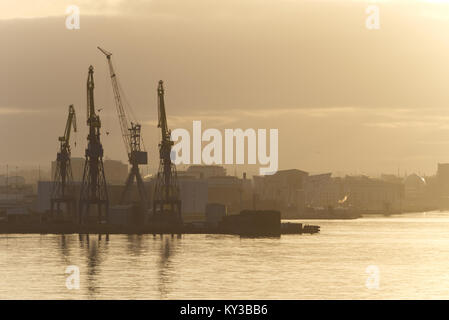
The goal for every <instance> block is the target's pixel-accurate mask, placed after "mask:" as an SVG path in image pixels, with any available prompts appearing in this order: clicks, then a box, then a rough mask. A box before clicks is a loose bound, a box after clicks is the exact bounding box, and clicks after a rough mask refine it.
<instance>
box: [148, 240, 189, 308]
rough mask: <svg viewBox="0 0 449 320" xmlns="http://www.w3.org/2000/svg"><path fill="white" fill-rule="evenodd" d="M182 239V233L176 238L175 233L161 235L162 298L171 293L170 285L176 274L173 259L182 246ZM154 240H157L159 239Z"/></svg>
mask: <svg viewBox="0 0 449 320" xmlns="http://www.w3.org/2000/svg"><path fill="white" fill-rule="evenodd" d="M181 239H182V237H181V235H178V236H177V237H176V238H175V237H174V236H173V235H171V236H168V235H165V236H162V235H161V236H160V241H161V243H160V250H159V253H160V260H159V264H158V275H159V294H160V297H159V298H160V299H167V297H168V295H169V293H170V290H169V287H168V285H169V284H170V283H173V279H172V278H173V276H174V269H173V267H172V265H171V260H172V259H173V256H174V255H175V253H176V251H177V250H178V248H179V246H180V241H181ZM154 240H155V241H157V239H154Z"/></svg>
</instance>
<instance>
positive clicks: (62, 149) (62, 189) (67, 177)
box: [50, 105, 76, 217]
mask: <svg viewBox="0 0 449 320" xmlns="http://www.w3.org/2000/svg"><path fill="white" fill-rule="evenodd" d="M72 127H73V131H74V132H76V115H75V108H74V107H73V105H70V106H69V115H68V117H67V123H66V125H65V130H64V135H63V136H62V137H59V144H60V146H59V152H58V153H57V155H56V169H55V173H54V178H53V184H52V190H51V199H50V214H51V216H52V217H53V210H54V205H55V204H56V211H57V212H58V214H59V210H60V205H61V203H64V204H65V205H66V211H67V213H68V215H69V216H70V217H73V214H74V213H75V212H76V199H75V195H74V190H73V175H72V166H71V164H70V154H71V153H70V132H71V129H72Z"/></svg>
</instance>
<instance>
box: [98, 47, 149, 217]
mask: <svg viewBox="0 0 449 320" xmlns="http://www.w3.org/2000/svg"><path fill="white" fill-rule="evenodd" d="M97 48H98V50H100V51H101V52H102V53H103V54H104V55H105V56H106V59H107V60H108V66H109V74H110V76H111V83H112V90H113V92H114V101H115V106H116V109H117V115H118V119H119V123H120V129H121V132H122V137H123V142H124V144H125V149H126V153H127V155H128V161H129V163H130V164H131V171H130V172H129V175H128V178H127V179H126V184H125V189H124V190H123V193H122V196H121V199H120V203H121V204H124V203H125V202H126V201H127V200H128V195H129V193H130V191H131V187H132V185H133V183H134V178H135V179H136V182H137V189H138V191H139V196H140V200H141V207H142V210H143V212H144V213H146V211H147V202H148V200H147V193H146V190H145V186H144V184H143V180H142V176H141V175H140V170H139V165H140V164H147V163H148V156H147V152H145V151H143V150H142V149H143V148H142V145H143V143H142V139H141V135H140V130H141V125H140V124H138V123H133V122H128V119H127V116H126V112H125V108H124V106H123V102H122V97H121V96H122V95H121V94H120V93H121V91H122V89H121V88H120V86H119V83H118V80H117V74H116V73H115V71H114V66H113V65H112V59H111V56H112V53H110V52H108V51H106V50H104V49H102V48H100V47H97Z"/></svg>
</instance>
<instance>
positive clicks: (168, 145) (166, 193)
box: [153, 80, 182, 224]
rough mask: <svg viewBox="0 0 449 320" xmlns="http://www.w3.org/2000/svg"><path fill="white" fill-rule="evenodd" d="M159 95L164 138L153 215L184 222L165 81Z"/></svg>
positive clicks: (160, 86)
mask: <svg viewBox="0 0 449 320" xmlns="http://www.w3.org/2000/svg"><path fill="white" fill-rule="evenodd" d="M157 95H158V118H159V121H158V128H161V133H162V139H161V143H159V158H160V162H159V170H158V173H157V177H156V186H155V189H154V196H153V217H154V218H155V219H157V220H159V221H164V222H168V223H171V224H179V223H182V216H181V199H180V191H179V186H178V178H177V173H176V166H175V164H174V163H173V162H172V160H171V149H172V146H173V144H174V143H173V141H172V140H171V131H170V130H169V129H168V125H167V115H166V112H165V100H164V83H163V81H162V80H160V81H159V85H158V88H157Z"/></svg>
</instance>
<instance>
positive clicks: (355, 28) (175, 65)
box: [0, 0, 449, 174]
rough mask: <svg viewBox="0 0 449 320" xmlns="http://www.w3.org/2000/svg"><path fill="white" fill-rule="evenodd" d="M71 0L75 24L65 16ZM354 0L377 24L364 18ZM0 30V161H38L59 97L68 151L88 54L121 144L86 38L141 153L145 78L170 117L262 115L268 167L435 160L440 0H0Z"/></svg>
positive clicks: (150, 126)
mask: <svg viewBox="0 0 449 320" xmlns="http://www.w3.org/2000/svg"><path fill="white" fill-rule="evenodd" d="M72 4H74V5H78V6H79V7H80V10H81V17H80V19H81V20H80V22H81V25H80V30H67V29H66V28H65V9H66V7H67V6H68V5H72ZM369 4H377V5H378V6H379V8H380V24H381V28H380V30H367V29H366V28H365V20H366V17H367V14H366V13H365V9H366V7H367V6H368V5H369ZM0 41H1V42H2V50H1V51H0V136H1V137H3V138H2V139H0V149H1V150H2V153H1V156H0V164H6V163H10V164H11V165H12V164H15V163H17V164H19V165H25V164H34V163H40V164H48V163H49V162H50V161H51V160H52V159H53V158H54V157H55V152H56V150H57V147H58V142H57V137H58V136H59V135H61V134H62V133H63V129H64V125H65V120H66V114H67V108H68V105H69V104H71V103H74V104H75V108H76V110H77V115H78V123H79V127H80V132H79V133H78V134H77V147H76V148H73V155H74V156H83V154H84V147H85V136H86V132H87V131H86V126H85V81H86V76H87V68H88V66H89V65H90V64H93V65H94V67H95V81H96V92H95V94H96V102H97V105H98V106H99V107H104V109H103V111H102V112H101V114H100V116H101V117H102V119H103V127H104V130H105V131H106V130H107V131H109V132H110V134H109V135H108V136H104V137H103V143H104V147H105V152H106V155H107V156H108V157H110V158H114V159H123V160H126V155H125V151H124V147H123V146H122V141H121V139H120V130H119V127H118V123H117V122H118V120H117V116H116V114H115V106H114V104H113V97H112V90H111V85H110V83H109V78H108V73H107V68H106V60H105V58H104V56H103V55H102V54H101V53H99V52H98V51H97V49H96V46H98V45H100V46H103V47H104V48H105V49H107V50H109V51H111V52H113V54H114V55H113V58H114V59H115V60H114V63H115V65H116V68H117V71H118V74H119V77H120V79H121V83H122V85H123V87H124V89H125V91H126V95H127V97H128V98H129V100H130V102H131V104H132V105H133V109H134V111H135V114H136V115H137V117H138V118H139V120H140V121H141V122H142V123H143V124H144V128H143V131H144V139H145V144H146V146H147V149H148V151H149V152H150V160H151V161H152V163H153V164H154V166H155V167H156V166H157V149H156V148H157V141H158V139H159V135H158V131H157V129H156V128H155V125H154V124H155V120H156V116H157V113H156V86H157V81H158V80H159V79H163V80H164V81H165V84H166V94H167V97H166V99H167V108H168V110H167V112H168V116H169V126H170V127H171V128H173V129H174V128H176V127H184V128H188V129H189V128H191V126H192V120H202V121H203V127H205V128H207V127H214V128H219V129H221V128H239V127H240V128H267V129H269V128H278V129H279V140H280V141H279V142H280V145H279V164H280V167H281V169H288V168H298V169H302V170H305V171H311V172H326V171H333V172H346V173H367V174H378V173H381V172H390V173H396V172H397V170H398V168H399V169H400V171H401V173H404V172H406V171H407V172H408V173H411V172H417V173H428V174H432V173H433V172H434V171H435V169H436V164H437V163H438V162H449V90H448V87H449V83H448V82H449V81H448V80H449V59H448V57H449V1H424V0H422V1H418V0H407V1H394V0H393V1H346V0H332V1H321V0H319V1H316V0H315V1H304V0H298V1H295V0H282V1H280V0H247V1H240V0H226V1H224V0H191V1H184V0H153V1H144V0H128V1H119V0H114V1H112V0H110V1H98V0H96V1H87V0H85V1H63V0H53V1H51V0H49V1H36V0H34V1H33V0H15V1H13V0H3V1H1V2H0ZM257 168H258V166H255V167H254V168H249V170H254V171H256V170H257ZM238 171H240V172H241V171H243V169H241V170H240V169H239V170H238Z"/></svg>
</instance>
